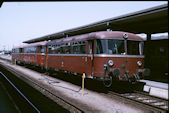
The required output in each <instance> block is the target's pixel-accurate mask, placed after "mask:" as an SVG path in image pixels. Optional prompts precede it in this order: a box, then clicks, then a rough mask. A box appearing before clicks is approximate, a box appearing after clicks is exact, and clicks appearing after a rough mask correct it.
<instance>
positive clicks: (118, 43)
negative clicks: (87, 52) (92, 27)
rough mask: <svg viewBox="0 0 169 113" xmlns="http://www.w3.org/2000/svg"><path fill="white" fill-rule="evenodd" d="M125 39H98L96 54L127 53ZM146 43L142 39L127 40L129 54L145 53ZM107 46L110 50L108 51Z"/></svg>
mask: <svg viewBox="0 0 169 113" xmlns="http://www.w3.org/2000/svg"><path fill="white" fill-rule="evenodd" d="M124 42H125V41H124V40H117V39H100V40H99V39H97V40H96V54H106V53H107V52H108V54H117V55H125V53H126V52H125V47H124V45H125V44H124ZM143 46H144V43H143V42H141V41H133V40H127V54H128V55H143ZM106 48H108V51H107V52H106V50H107V49H106Z"/></svg>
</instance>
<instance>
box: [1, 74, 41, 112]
mask: <svg viewBox="0 0 169 113" xmlns="http://www.w3.org/2000/svg"><path fill="white" fill-rule="evenodd" d="M0 74H1V75H2V76H3V77H4V78H5V79H6V81H7V82H8V83H9V84H10V85H11V86H12V87H13V88H14V89H15V90H16V91H17V92H18V93H19V94H20V95H21V96H22V97H23V98H24V99H25V100H26V101H27V102H28V103H29V104H30V105H31V106H32V107H33V108H34V109H35V110H36V111H37V112H38V113H40V110H39V109H38V108H37V107H36V106H35V105H33V103H32V102H31V101H30V100H29V99H28V98H27V97H26V96H25V95H24V94H23V93H22V92H21V91H20V90H19V89H18V88H17V87H16V86H15V85H14V84H13V83H12V82H11V81H10V80H9V79H8V77H6V75H5V74H4V73H2V72H0Z"/></svg>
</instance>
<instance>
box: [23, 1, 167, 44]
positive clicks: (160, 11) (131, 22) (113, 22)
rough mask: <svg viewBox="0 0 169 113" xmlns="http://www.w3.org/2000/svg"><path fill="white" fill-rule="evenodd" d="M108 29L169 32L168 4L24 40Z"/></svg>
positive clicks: (51, 38) (151, 32) (46, 38)
mask: <svg viewBox="0 0 169 113" xmlns="http://www.w3.org/2000/svg"><path fill="white" fill-rule="evenodd" d="M110 13H111V12H110ZM107 29H110V30H114V31H126V32H132V33H136V34H139V33H146V34H153V33H163V32H168V4H163V5H159V6H156V7H152V8H148V9H145V10H140V11H137V12H134V13H129V14H126V15H121V16H118V17H114V18H110V19H106V20H103V21H99V22H95V23H92V24H88V25H85V26H80V27H77V28H73V29H68V30H65V31H61V32H57V33H53V34H49V35H45V36H42V37H39V38H35V39H31V40H27V41H24V42H23V43H34V42H39V41H44V40H53V39H59V38H64V37H67V36H74V35H80V34H84V33H90V32H95V31H104V30H107Z"/></svg>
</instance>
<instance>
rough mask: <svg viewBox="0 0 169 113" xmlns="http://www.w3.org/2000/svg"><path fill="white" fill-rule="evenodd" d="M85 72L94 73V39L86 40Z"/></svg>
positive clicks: (89, 74) (91, 74) (90, 74)
mask: <svg viewBox="0 0 169 113" xmlns="http://www.w3.org/2000/svg"><path fill="white" fill-rule="evenodd" d="M87 74H88V76H93V75H94V40H89V41H88V55H87Z"/></svg>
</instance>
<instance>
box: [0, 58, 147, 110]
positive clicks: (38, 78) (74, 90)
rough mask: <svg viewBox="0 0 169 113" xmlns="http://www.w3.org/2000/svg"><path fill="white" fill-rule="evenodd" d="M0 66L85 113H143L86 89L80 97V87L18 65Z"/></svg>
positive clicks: (4, 64) (7, 63)
mask: <svg viewBox="0 0 169 113" xmlns="http://www.w3.org/2000/svg"><path fill="white" fill-rule="evenodd" d="M0 64H1V65H3V66H5V67H10V68H12V69H14V70H15V71H17V72H19V73H23V76H22V77H24V76H26V77H27V78H29V79H31V80H33V81H34V82H36V83H38V84H41V85H43V86H44V87H47V88H48V89H49V90H50V91H52V92H54V93H55V94H56V96H58V97H59V98H62V99H64V100H65V101H67V102H69V103H71V104H73V105H74V106H76V107H77V108H80V109H82V110H83V111H84V112H87V113H93V112H97V113H112V112H113V113H114V112H118V113H119V112H120V113H121V112H125V113H143V112H144V111H143V109H141V108H138V107H136V106H132V105H130V104H127V103H125V102H124V101H118V100H117V99H113V98H110V97H107V96H105V95H103V94H100V93H98V92H95V91H91V90H88V89H85V90H84V95H82V90H79V89H81V87H80V86H77V85H74V84H72V83H69V82H65V81H63V80H60V79H57V78H53V77H50V76H47V75H44V74H42V73H38V72H36V71H33V70H30V69H28V68H24V67H21V66H18V65H13V64H11V63H9V62H7V61H4V60H0Z"/></svg>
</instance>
